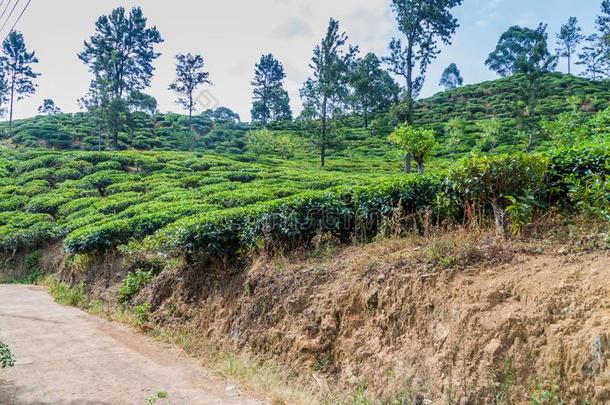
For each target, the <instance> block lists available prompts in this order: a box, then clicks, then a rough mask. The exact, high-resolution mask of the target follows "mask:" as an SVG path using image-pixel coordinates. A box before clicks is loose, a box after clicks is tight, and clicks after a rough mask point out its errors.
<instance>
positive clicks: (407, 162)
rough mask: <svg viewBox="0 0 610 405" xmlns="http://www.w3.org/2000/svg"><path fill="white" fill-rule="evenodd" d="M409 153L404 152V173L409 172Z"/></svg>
mask: <svg viewBox="0 0 610 405" xmlns="http://www.w3.org/2000/svg"><path fill="white" fill-rule="evenodd" d="M411 159H412V157H411V154H410V153H407V154H405V173H411Z"/></svg>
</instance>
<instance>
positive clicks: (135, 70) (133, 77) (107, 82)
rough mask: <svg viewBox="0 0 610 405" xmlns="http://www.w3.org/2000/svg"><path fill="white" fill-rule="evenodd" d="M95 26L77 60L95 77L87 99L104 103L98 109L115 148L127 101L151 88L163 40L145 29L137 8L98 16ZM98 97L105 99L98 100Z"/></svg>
mask: <svg viewBox="0 0 610 405" xmlns="http://www.w3.org/2000/svg"><path fill="white" fill-rule="evenodd" d="M95 26H96V32H95V34H94V35H93V36H91V38H90V39H89V41H85V49H84V50H83V52H81V53H79V54H78V57H79V59H81V60H82V61H83V62H84V63H85V64H87V65H88V66H89V71H90V72H91V73H92V74H93V76H94V78H93V80H92V82H91V86H90V91H91V92H93V93H92V94H91V97H90V98H92V99H97V100H99V101H102V102H103V103H104V104H103V105H101V106H100V108H105V109H106V110H107V113H106V114H103V115H102V116H104V117H105V118H106V119H108V124H109V127H110V131H111V133H112V147H113V148H114V149H117V148H118V134H119V131H120V130H121V129H122V127H123V126H124V125H125V122H126V118H127V115H128V114H129V108H130V105H129V101H130V100H133V99H134V98H133V95H134V94H135V93H138V92H141V91H142V90H144V89H145V88H147V87H148V86H149V85H150V81H151V79H152V76H153V72H154V67H153V61H154V60H155V59H157V58H158V57H159V56H160V54H159V53H157V52H155V50H154V46H155V45H156V44H159V43H161V42H163V39H162V38H161V34H159V31H158V30H157V28H156V27H147V20H146V17H144V14H143V12H142V9H141V8H139V7H135V8H133V9H131V11H130V12H129V14H127V13H126V11H125V8H124V7H119V8H116V9H114V10H113V11H112V13H111V14H110V15H107V16H101V17H100V18H99V19H98V20H97V23H96V24H95ZM100 94H104V97H98V95H100Z"/></svg>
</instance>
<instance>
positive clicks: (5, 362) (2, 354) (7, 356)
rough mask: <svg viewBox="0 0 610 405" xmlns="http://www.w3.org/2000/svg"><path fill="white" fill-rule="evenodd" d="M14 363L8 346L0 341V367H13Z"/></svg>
mask: <svg viewBox="0 0 610 405" xmlns="http://www.w3.org/2000/svg"><path fill="white" fill-rule="evenodd" d="M14 365H15V357H14V356H13V353H11V350H10V349H9V348H8V346H7V345H6V344H4V343H2V342H0V368H7V367H13V366H14Z"/></svg>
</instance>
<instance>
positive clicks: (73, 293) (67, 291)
mask: <svg viewBox="0 0 610 405" xmlns="http://www.w3.org/2000/svg"><path fill="white" fill-rule="evenodd" d="M41 285H43V286H45V287H47V288H48V289H49V294H50V295H51V297H53V299H54V300H55V301H56V302H57V303H59V304H61V305H67V306H71V307H76V308H81V309H88V307H89V304H90V300H89V298H88V296H87V293H86V291H85V285H84V283H82V282H81V283H79V284H77V285H75V286H73V287H71V286H69V285H68V284H66V283H63V282H61V281H59V280H58V279H57V277H55V276H52V275H51V276H47V277H45V278H43V279H42V280H41Z"/></svg>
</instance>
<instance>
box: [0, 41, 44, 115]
mask: <svg viewBox="0 0 610 405" xmlns="http://www.w3.org/2000/svg"><path fill="white" fill-rule="evenodd" d="M2 52H3V56H2V61H1V64H2V66H3V69H5V70H6V71H5V73H4V77H5V78H6V80H8V81H7V83H6V87H7V89H6V90H8V91H9V93H10V95H9V100H10V105H9V125H11V126H12V123H13V108H14V104H15V101H18V100H21V99H23V97H25V96H28V95H30V94H34V92H35V91H36V85H35V84H34V83H33V82H32V80H33V79H36V78H37V77H38V76H40V74H39V73H36V72H34V70H33V69H32V66H31V65H33V64H35V63H38V58H37V57H36V54H35V53H34V52H28V50H27V48H26V45H25V40H24V39H23V34H22V33H20V32H17V31H11V32H10V33H9V34H8V37H7V38H6V40H5V41H4V43H3V44H2Z"/></svg>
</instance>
